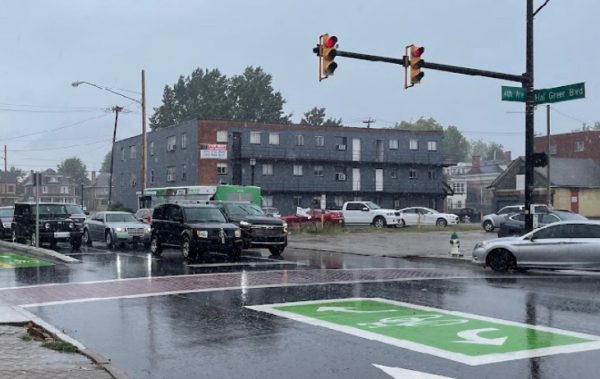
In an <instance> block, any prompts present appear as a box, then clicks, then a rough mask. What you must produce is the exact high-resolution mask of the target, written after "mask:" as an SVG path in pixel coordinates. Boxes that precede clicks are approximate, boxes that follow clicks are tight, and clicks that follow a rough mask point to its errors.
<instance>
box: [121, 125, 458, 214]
mask: <svg viewBox="0 0 600 379" xmlns="http://www.w3.org/2000/svg"><path fill="white" fill-rule="evenodd" d="M442 135H443V134H442V132H437V131H406V130H398V129H373V128H351V127H314V126H307V125H273V124H260V123H250V122H234V121H196V120H194V121H189V122H185V123H182V124H179V125H175V126H172V127H168V128H163V129H158V130H155V131H152V132H151V133H148V139H147V140H148V168H147V170H148V171H147V183H146V184H147V187H165V186H183V185H215V184H220V183H221V184H238V185H256V186H260V187H261V190H262V196H263V205H265V206H274V207H277V208H279V210H280V211H281V212H282V213H283V214H286V213H294V212H295V209H296V207H297V206H301V207H310V206H313V207H315V206H316V207H319V205H321V204H323V203H325V204H326V206H327V207H328V208H338V207H341V205H342V204H343V202H344V201H348V200H355V199H364V200H372V201H374V202H376V203H378V204H380V205H381V206H383V207H390V208H401V207H405V206H412V205H424V206H429V207H432V208H437V209H442V208H443V201H444V199H445V197H446V189H447V186H445V184H444V182H443V175H442V167H444V156H443V154H442V153H441V144H442ZM115 148H116V150H115V151H116V152H117V157H116V159H115V168H114V176H113V177H114V180H115V190H114V191H115V194H114V198H115V200H116V201H119V202H121V203H123V204H124V205H126V206H128V207H132V208H135V207H136V206H137V194H136V192H137V193H139V190H140V182H139V178H140V172H141V160H140V156H139V154H138V152H139V151H140V150H141V136H135V137H131V138H128V139H125V140H121V141H118V142H117V144H116V147H115Z"/></svg>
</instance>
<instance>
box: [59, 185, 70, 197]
mask: <svg viewBox="0 0 600 379" xmlns="http://www.w3.org/2000/svg"><path fill="white" fill-rule="evenodd" d="M60 193H61V194H63V195H64V194H68V193H69V186H60Z"/></svg>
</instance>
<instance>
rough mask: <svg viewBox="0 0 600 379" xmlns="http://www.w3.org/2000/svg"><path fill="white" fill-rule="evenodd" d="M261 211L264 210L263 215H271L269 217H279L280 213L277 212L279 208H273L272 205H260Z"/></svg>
mask: <svg viewBox="0 0 600 379" xmlns="http://www.w3.org/2000/svg"><path fill="white" fill-rule="evenodd" d="M262 211H263V212H264V214H265V215H267V216H271V217H276V218H281V213H279V209H277V208H273V207H262Z"/></svg>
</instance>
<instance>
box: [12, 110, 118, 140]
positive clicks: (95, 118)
mask: <svg viewBox="0 0 600 379" xmlns="http://www.w3.org/2000/svg"><path fill="white" fill-rule="evenodd" d="M106 116H108V114H103V115H101V116H96V117H90V118H86V119H85V120H81V121H77V122H74V123H72V124H68V125H64V126H59V127H57V128H54V129H48V130H43V131H40V132H34V133H28V134H22V135H20V136H16V137H11V138H2V139H0V141H12V140H15V139H19V138H23V137H30V136H35V135H39V134H45V133H50V132H54V131H57V130H62V129H67V128H72V127H74V126H77V125H81V124H83V123H86V122H88V121H93V120H97V119H100V118H103V117H106Z"/></svg>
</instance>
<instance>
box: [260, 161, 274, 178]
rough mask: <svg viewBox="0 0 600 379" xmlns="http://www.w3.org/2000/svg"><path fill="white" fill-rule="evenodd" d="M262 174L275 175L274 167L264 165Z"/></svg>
mask: <svg viewBox="0 0 600 379" xmlns="http://www.w3.org/2000/svg"><path fill="white" fill-rule="evenodd" d="M262 174H263V175H273V165H272V164H270V163H269V164H267V163H263V165H262Z"/></svg>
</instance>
